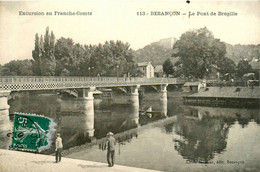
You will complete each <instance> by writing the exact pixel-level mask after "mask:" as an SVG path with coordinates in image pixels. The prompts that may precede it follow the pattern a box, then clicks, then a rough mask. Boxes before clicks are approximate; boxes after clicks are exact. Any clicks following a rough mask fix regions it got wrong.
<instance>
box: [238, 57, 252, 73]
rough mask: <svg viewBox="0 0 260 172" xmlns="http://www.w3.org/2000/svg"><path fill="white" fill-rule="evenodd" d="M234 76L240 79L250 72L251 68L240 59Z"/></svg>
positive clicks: (244, 60) (245, 61) (246, 62)
mask: <svg viewBox="0 0 260 172" xmlns="http://www.w3.org/2000/svg"><path fill="white" fill-rule="evenodd" d="M236 69H237V72H236V75H237V76H238V77H239V78H241V77H242V76H243V75H244V74H246V73H250V72H252V66H251V65H250V64H249V62H248V61H247V60H246V59H241V60H240V61H239V62H238V64H237V67H236Z"/></svg>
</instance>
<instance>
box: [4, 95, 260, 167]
mask: <svg viewBox="0 0 260 172" xmlns="http://www.w3.org/2000/svg"><path fill="white" fill-rule="evenodd" d="M180 95H181V93H180V92H168V100H167V101H162V100H160V99H158V93H146V94H145V96H144V98H143V99H142V100H141V101H140V106H139V107H136V106H133V105H131V104H127V103H124V101H123V100H124V96H122V95H115V97H114V99H116V100H117V101H112V100H111V99H104V98H103V99H98V98H96V99H95V100H94V108H95V111H94V120H91V119H90V118H89V117H87V115H86V114H85V113H84V112H82V110H80V111H79V110H78V109H77V104H78V103H80V102H78V100H75V99H73V101H72V99H69V98H63V99H60V98H59V96H58V95H56V94H34V93H33V94H28V93H24V94H21V95H20V96H17V97H15V99H13V100H10V101H9V105H10V110H9V111H10V121H11V122H12V121H13V115H12V114H13V113H14V112H26V113H36V114H43V115H45V116H48V117H50V118H53V119H54V120H55V121H56V123H57V124H58V126H57V131H59V132H61V137H62V138H63V143H64V151H65V152H67V154H66V157H70V158H76V159H83V160H91V161H99V162H106V152H105V151H102V149H100V148H101V147H100V146H101V145H100V144H89V143H91V142H96V143H100V142H97V141H98V140H101V139H102V138H104V137H105V136H106V133H107V132H109V131H112V132H113V133H115V136H116V138H117V140H118V141H119V143H118V144H117V146H116V164H120V165H126V166H134V167H140V168H147V169H153V170H160V171H187V170H193V171H215V170H216V171H236V170H237V171H259V170H260V165H259V164H260V137H259V133H260V115H259V109H238V108H218V107H202V106H185V105H183V104H182V98H181V97H180ZM150 106H151V107H152V109H153V111H156V113H154V116H153V117H149V116H147V115H139V110H146V109H148V108H149V107H150ZM91 126H94V128H91ZM93 131H94V135H93V137H89V136H91V133H92V132H93ZM3 140H4V139H3V138H2V139H1V142H2V143H1V144H0V146H1V148H6V146H5V145H4V141H3ZM88 144H89V146H81V145H88ZM75 147H77V148H78V149H77V151H68V150H71V149H72V148H75ZM75 150H76V149H75ZM53 151H54V146H53V147H52V148H51V149H50V150H48V151H46V152H44V153H45V154H51V153H53Z"/></svg>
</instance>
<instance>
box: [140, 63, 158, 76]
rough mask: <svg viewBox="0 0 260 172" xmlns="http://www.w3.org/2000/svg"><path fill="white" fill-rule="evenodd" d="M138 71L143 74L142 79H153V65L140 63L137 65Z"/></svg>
mask: <svg viewBox="0 0 260 172" xmlns="http://www.w3.org/2000/svg"><path fill="white" fill-rule="evenodd" d="M137 65H138V66H139V68H140V70H141V71H142V72H143V74H144V77H146V78H153V77H154V67H155V66H154V65H153V64H152V63H151V62H140V63H137Z"/></svg>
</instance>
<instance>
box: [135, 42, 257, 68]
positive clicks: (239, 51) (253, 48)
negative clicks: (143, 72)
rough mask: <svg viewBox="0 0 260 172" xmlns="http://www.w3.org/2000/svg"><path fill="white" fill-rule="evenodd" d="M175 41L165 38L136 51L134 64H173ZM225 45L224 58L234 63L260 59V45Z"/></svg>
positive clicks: (174, 60) (174, 59)
mask: <svg viewBox="0 0 260 172" xmlns="http://www.w3.org/2000/svg"><path fill="white" fill-rule="evenodd" d="M176 41H177V39H176V38H166V39H161V40H159V41H157V42H153V43H151V44H149V45H147V46H145V47H144V48H142V49H139V50H136V51H135V58H134V60H135V61H136V62H144V61H152V62H153V63H154V64H155V65H162V64H163V63H164V61H165V60H166V59H168V58H170V59H171V61H172V62H173V63H175V62H176V60H177V59H176V58H173V57H171V55H172V54H173V52H174V50H173V49H172V48H173V45H174V43H175V42H176ZM225 44H226V50H227V54H226V56H227V57H228V58H230V59H232V60H233V61H234V62H235V63H238V62H239V60H240V59H241V58H246V59H248V60H249V61H250V60H252V59H253V58H255V59H260V44H258V45H240V44H238V45H231V44H228V43H225Z"/></svg>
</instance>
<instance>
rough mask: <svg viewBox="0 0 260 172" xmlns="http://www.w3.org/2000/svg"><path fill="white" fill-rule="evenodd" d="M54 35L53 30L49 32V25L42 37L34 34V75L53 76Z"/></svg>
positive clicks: (54, 64) (54, 63)
mask: <svg viewBox="0 0 260 172" xmlns="http://www.w3.org/2000/svg"><path fill="white" fill-rule="evenodd" d="M54 45H55V36H54V34H53V32H51V33H49V27H47V28H46V32H45V35H44V38H43V37H42V36H41V38H39V36H38V33H37V34H36V35H35V43H34V50H33V51H32V56H33V59H34V60H33V72H34V73H35V74H36V75H44V76H53V75H55V68H56V61H55V56H54V50H55V48H54Z"/></svg>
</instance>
